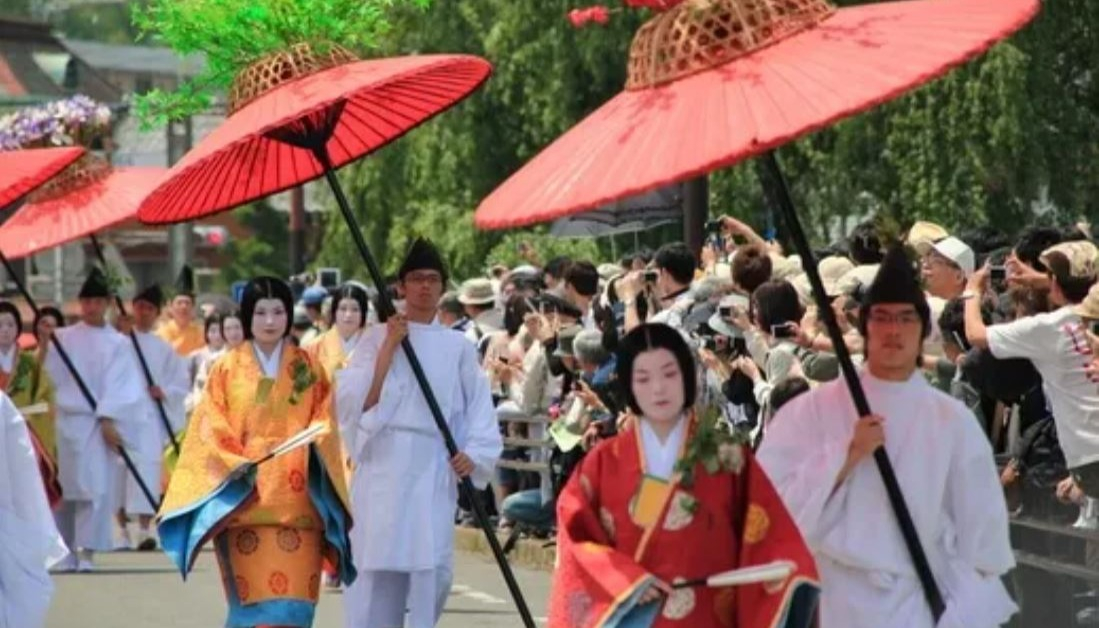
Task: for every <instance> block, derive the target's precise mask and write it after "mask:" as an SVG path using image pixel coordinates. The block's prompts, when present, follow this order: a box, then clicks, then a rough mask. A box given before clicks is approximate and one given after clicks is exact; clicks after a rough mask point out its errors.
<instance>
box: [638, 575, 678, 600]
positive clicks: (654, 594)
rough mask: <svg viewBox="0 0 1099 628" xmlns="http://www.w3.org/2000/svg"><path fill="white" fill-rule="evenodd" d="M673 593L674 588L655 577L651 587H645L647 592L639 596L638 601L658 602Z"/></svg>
mask: <svg viewBox="0 0 1099 628" xmlns="http://www.w3.org/2000/svg"><path fill="white" fill-rule="evenodd" d="M671 594H672V588H671V587H670V586H668V584H667V583H666V582H664V581H663V580H660V579H654V580H653V582H652V584H650V585H649V588H647V589H645V592H644V593H642V594H641V597H639V598H637V603H638V604H639V605H640V604H649V603H651V602H658V601H660V599H661V598H663V597H664V596H666V595H671Z"/></svg>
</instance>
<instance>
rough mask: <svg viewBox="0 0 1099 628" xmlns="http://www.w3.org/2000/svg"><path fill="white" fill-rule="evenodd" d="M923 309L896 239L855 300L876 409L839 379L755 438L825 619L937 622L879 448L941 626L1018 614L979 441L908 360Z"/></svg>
mask: <svg viewBox="0 0 1099 628" xmlns="http://www.w3.org/2000/svg"><path fill="white" fill-rule="evenodd" d="M929 318H930V312H929V307H928V305H927V302H926V300H925V298H924V295H923V292H922V290H921V288H920V286H919V284H918V282H917V280H916V278H915V275H914V273H913V270H912V266H911V264H910V263H909V261H908V259H907V257H906V255H905V253H904V252H903V250H902V249H900V248H894V249H891V250H890V251H889V253H888V254H887V255H886V259H885V261H884V262H883V263H882V266H881V269H880V271H879V273H878V275H877V277H876V278H875V280H874V283H873V284H872V285H871V287H870V289H869V292H868V294H867V296H866V298H865V300H864V304H863V307H862V310H861V325H860V331H861V332H862V336H863V338H864V339H865V345H866V349H865V350H866V360H867V361H866V368H865V369H864V370H863V372H862V374H861V381H862V385H863V388H864V389H865V391H866V395H867V399H868V401H869V403H870V407H871V409H872V411H873V412H874V413H875V414H874V416H870V417H864V418H862V419H857V418H856V417H857V413H856V410H855V406H854V403H853V402H852V401H851V396H850V393H849V392H848V390H847V388H846V384H845V383H844V381H843V380H837V381H834V382H830V383H828V384H825V385H822V386H821V387H819V388H818V389H816V390H815V391H813V392H811V393H809V394H805V395H801V396H800V397H798V398H796V399H794V400H792V401H790V402H789V403H788V404H786V405H785V406H784V407H783V408H782V410H781V411H780V412H779V413H778V414H777V415H776V416H775V417H774V419H773V421H772V423H771V425H770V428H769V430H768V431H767V433H766V435H765V436H764V439H763V446H762V447H761V448H760V451H759V461H760V463H761V464H762V465H763V468H764V470H765V471H766V472H767V474H768V476H769V477H770V478H771V481H772V482H773V483H774V485H775V488H776V489H777V490H778V492H779V494H780V495H781V496H782V498H783V501H784V502H785V504H786V507H787V508H788V509H789V510H790V513H791V514H792V515H793V516H794V519H795V520H796V521H797V523H798V527H799V528H800V530H801V533H802V534H803V535H804V537H805V540H806V541H807V542H808V544H809V546H810V548H811V549H812V550H813V553H814V556H815V558H816V560H817V566H818V569H819V571H820V576H821V584H822V596H821V625H822V626H825V627H828V628H830V627H833V626H836V627H842V628H884V627H888V628H932V626H935V625H936V624H935V622H934V621H933V619H932V615H931V611H930V608H929V605H928V603H927V602H926V600H925V598H924V594H923V591H922V589H921V586H920V582H919V580H918V579H917V576H916V570H915V568H914V566H913V562H912V559H911V557H910V555H909V553H908V550H907V548H906V546H905V543H904V539H903V537H902V536H901V532H900V528H899V527H898V525H897V520H896V517H895V515H894V514H893V510H892V508H891V506H890V503H889V500H888V497H887V494H886V491H885V485H884V484H883V483H882V479H881V476H880V474H879V472H878V469H877V466H876V464H875V463H874V460H873V456H872V454H873V451H874V450H875V449H876V448H877V447H878V446H882V445H884V447H885V449H886V451H887V452H888V454H889V458H890V460H891V461H892V463H893V467H894V469H895V471H896V475H897V480H898V482H899V484H900V488H901V492H902V493H903V495H904V497H905V500H906V502H907V504H908V509H909V511H910V512H911V514H912V519H913V522H914V525H915V527H916V530H917V532H918V534H919V537H920V541H921V543H922V545H923V548H924V550H925V552H926V554H927V557H928V561H929V562H930V565H931V570H932V573H933V575H934V578H935V581H936V583H937V584H938V587H939V589H940V591H941V592H942V594H943V598H944V601H945V603H946V612H945V614H944V616H943V618H942V620H941V621H940V622H939V623H938V624H937V626H938V628H991V627H992V626H999V625H1001V624H1002V623H1004V622H1006V621H1007V620H1008V619H1009V618H1010V617H1011V615H1012V614H1014V612H1015V611H1016V610H1017V608H1016V606H1015V604H1014V603H1013V602H1012V600H1011V598H1010V597H1008V595H1007V592H1006V591H1005V589H1004V587H1003V584H1002V583H1001V580H1000V578H1001V576H1002V575H1003V574H1005V573H1006V572H1008V571H1009V570H1010V569H1011V568H1012V567H1013V566H1014V564H1015V560H1014V556H1013V554H1012V551H1011V545H1010V541H1009V538H1008V519H1007V508H1006V506H1005V502H1004V497H1003V490H1002V489H1001V488H1000V485H999V481H998V479H997V474H996V467H995V463H994V461H993V457H992V449H991V447H990V446H989V443H988V439H987V437H986V436H985V435H984V433H983V432H982V430H981V427H980V424H979V422H978V421H977V419H976V418H975V417H974V416H973V414H972V413H971V412H970V411H969V410H968V409H967V408H966V407H965V406H964V405H963V404H962V403H960V402H959V401H957V400H955V399H953V398H951V397H949V396H948V395H946V394H945V393H942V392H940V391H938V390H936V389H934V388H933V387H932V386H931V385H930V384H928V383H927V381H926V380H925V379H924V378H923V376H922V375H921V374H920V372H919V369H918V368H917V361H918V359H919V355H920V354H921V351H922V345H923V340H924V339H925V338H926V337H927V334H928V333H929V332H930V321H929Z"/></svg>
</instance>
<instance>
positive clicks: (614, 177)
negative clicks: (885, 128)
mask: <svg viewBox="0 0 1099 628" xmlns="http://www.w3.org/2000/svg"><path fill="white" fill-rule="evenodd" d="M699 4H705V3H699V2H686V3H685V4H683V5H681V8H688V7H691V8H692V9H693V7H696V6H698V5H699ZM715 4H718V5H729V4H732V5H739V4H745V3H742V2H740V1H739V0H723V1H721V2H716V3H715ZM754 4H756V5H760V6H762V5H775V6H777V5H780V4H781V5H786V6H787V7H788V6H789V5H795V4H796V5H799V6H800V7H801V8H800V9H798V10H797V11H791V13H790V15H791V16H792V17H791V18H789V19H787V20H785V21H782V20H780V19H777V18H775V17H774V15H771V14H767V12H768V10H769V9H767V8H757V9H755V11H756V14H755V16H754V17H757V18H758V19H760V20H761V22H762V21H763V20H770V21H771V22H772V23H777V24H781V26H777V25H776V26H775V28H774V32H775V33H776V34H777V36H772V37H770V38H766V37H765V35H764V34H763V30H764V27H765V26H766V25H765V24H762V23H761V25H760V26H758V27H756V28H755V29H747V27H745V31H746V30H751V31H752V32H753V33H754V34H755V35H756V37H757V39H756V40H755V41H753V42H748V43H746V42H745V41H744V39H745V38H739V39H737V38H731V37H726V39H727V40H733V41H730V42H729V44H730V45H729V46H728V47H727V48H725V49H723V50H721V51H720V52H721V54H724V55H727V56H725V57H719V58H718V59H717V61H718V63H717V64H714V63H713V61H714V59H703V57H705V56H706V55H707V53H708V52H709V51H708V50H707V49H706V47H705V46H704V45H703V44H702V43H700V40H699V39H695V40H692V41H690V45H691V48H690V50H691V52H692V53H693V55H692V56H688V57H684V56H683V55H682V54H678V57H677V60H681V61H683V62H685V63H686V64H687V65H686V67H684V68H682V69H681V68H666V67H661V64H660V63H659V62H658V61H657V60H656V59H657V54H659V53H661V52H664V49H663V48H662V47H660V46H659V43H662V42H657V43H655V44H654V43H652V42H653V41H654V39H656V38H658V37H660V36H661V35H663V33H659V34H658V33H656V32H653V31H656V30H657V29H664V28H677V27H682V26H683V25H685V24H687V23H688V16H687V13H688V12H687V11H679V10H673V11H669V12H667V13H664V14H661V15H658V16H657V17H656V18H655V19H654V20H653V21H651V22H650V23H649V24H648V25H646V27H644V28H643V29H642V31H641V32H639V33H638V37H637V38H636V39H635V41H634V45H633V49H632V50H631V53H630V54H631V59H630V85H629V86H628V87H627V89H626V91H623V92H622V93H620V94H618V95H617V96H615V97H614V98H613V99H611V100H610V101H609V102H608V103H606V104H605V105H603V106H602V107H600V108H599V109H598V110H596V111H595V112H594V113H592V114H591V115H590V116H588V117H587V118H585V119H584V120H583V121H581V122H580V123H579V124H577V125H576V126H575V127H573V128H572V129H570V130H569V131H568V132H566V133H565V134H564V135H563V136H561V137H560V138H559V139H558V140H557V141H555V142H554V143H553V144H551V145H550V146H549V147H548V148H546V149H545V150H544V151H542V152H541V153H540V154H539V155H538V156H536V157H535V158H534V159H532V160H531V161H530V162H529V163H527V164H526V165H525V166H524V167H523V168H522V169H521V170H520V171H519V172H517V173H516V174H514V175H513V176H512V177H511V178H510V179H508V180H507V181H506V182H504V184H503V185H501V186H500V187H499V188H497V189H496V190H495V191H494V192H492V194H490V195H489V196H488V197H487V198H485V200H484V201H483V202H482V203H481V206H480V207H479V208H478V210H477V213H476V217H475V221H476V223H477V226H479V227H481V228H484V229H499V228H504V227H516V226H520V225H527V224H532V223H538V222H546V221H549V220H552V219H554V218H559V217H561V216H563V215H566V214H572V213H577V212H581V211H584V210H586V209H590V208H593V207H598V206H600V205H603V204H606V203H609V202H611V201H614V200H616V199H620V198H624V197H628V196H633V195H636V194H638V193H641V192H645V191H647V190H651V189H653V188H656V187H659V186H662V185H666V184H668V183H672V182H675V181H681V180H684V179H690V178H693V177H695V176H698V175H700V174H704V173H707V172H709V171H711V170H714V169H717V168H721V167H724V166H728V165H731V164H733V163H736V162H738V161H741V160H743V159H746V158H748V157H751V156H754V155H758V154H760V153H763V152H765V151H767V150H770V149H772V148H775V147H778V146H780V145H782V144H785V143H786V142H789V141H791V140H793V139H796V138H797V137H799V136H801V135H804V134H806V133H810V132H812V131H816V130H819V129H822V128H824V127H827V126H828V125H830V124H832V123H834V122H835V121H837V120H839V119H841V118H843V117H846V116H850V115H852V114H855V113H858V112H859V111H862V110H865V109H869V108H871V107H873V106H875V105H878V104H881V103H883V102H885V101H888V100H891V99H893V98H895V97H897V96H899V95H901V94H902V93H903V92H905V91H906V90H908V89H911V88H912V87H914V86H917V85H920V84H922V83H926V82H927V81H929V80H931V79H933V78H935V77H937V76H940V75H942V74H943V73H945V72H947V71H948V70H949V69H950V68H952V67H954V66H957V65H958V64H960V63H963V62H965V61H967V60H969V59H971V58H973V57H974V56H976V55H978V54H980V53H981V52H983V51H984V50H985V49H987V48H988V47H989V46H991V45H992V44H993V43H994V42H996V41H997V40H999V39H1001V38H1003V37H1005V36H1006V35H1008V34H1010V33H1012V32H1013V31H1015V30H1017V29H1018V28H1020V27H1021V26H1023V25H1024V24H1025V23H1026V22H1027V21H1028V20H1029V19H1030V18H1031V17H1033V15H1034V13H1035V12H1036V11H1037V9H1038V2H1037V0H919V1H908V2H889V3H882V4H869V5H862V6H857V7H851V8H846V9H839V10H834V9H832V8H831V7H830V6H829V5H828V4H827V3H826V2H825V1H824V0H793V1H791V0H783V1H782V2H778V1H777V0H768V1H767V2H757V3H754ZM741 10H743V11H744V13H743V14H744V15H745V16H747V15H749V13H750V11H751V10H750V9H741ZM707 11H708V10H707ZM708 12H709V11H708ZM798 12H800V14H797V13H798ZM677 20H678V21H677ZM698 21H702V20H698ZM736 23H737V24H740V22H736ZM725 26H730V27H732V26H733V25H732V23H726V24H725ZM740 26H743V25H742V24H741V25H740ZM645 29H649V30H648V31H646V30H645ZM730 30H731V31H733V30H736V29H735V28H730ZM698 31H699V33H698V34H699V35H700V36H706V35H709V34H710V33H711V32H712V28H699V29H698ZM745 31H740V32H745ZM791 31H792V34H789V35H788V36H786V37H785V38H782V34H783V33H790V32H791ZM678 41H682V39H679V40H678ZM745 49H747V50H749V51H750V50H755V52H748V53H747V54H744V53H743V52H742V51H743V50H745ZM672 54H677V53H672ZM721 58H724V59H729V60H728V61H727V62H725V63H724V64H721V63H720V60H721ZM668 65H672V64H668ZM654 79H656V80H654ZM661 79H663V80H661ZM669 81H670V82H669Z"/></svg>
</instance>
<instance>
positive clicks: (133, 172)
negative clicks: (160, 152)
mask: <svg viewBox="0 0 1099 628" xmlns="http://www.w3.org/2000/svg"><path fill="white" fill-rule="evenodd" d="M91 163H95V162H91ZM78 165H80V164H78ZM95 168H97V166H94V165H90V164H84V167H83V168H77V169H75V170H72V171H70V172H67V173H65V174H63V175H61V176H60V177H57V178H56V179H54V180H53V181H51V182H50V183H49V184H47V186H46V187H45V188H43V189H40V190H39V191H38V192H35V193H33V194H31V195H30V196H29V197H28V198H27V202H26V204H24V205H23V207H22V208H20V209H19V211H18V212H16V214H15V215H14V216H12V217H11V219H9V220H8V221H7V222H5V223H4V224H3V226H0V251H3V253H4V255H5V256H6V257H8V258H9V259H18V258H21V257H26V256H27V255H33V254H35V253H37V252H39V251H43V250H46V249H49V248H52V247H55V246H58V245H61V244H65V243H67V242H71V241H73V240H77V239H79V238H83V237H85V236H88V235H92V234H95V233H96V232H98V231H101V230H103V229H107V228H108V227H111V226H113V225H116V224H118V223H120V222H122V221H124V220H128V219H130V218H133V217H134V215H135V214H136V213H137V207H138V204H140V203H141V200H142V199H143V198H145V196H147V195H148V194H149V192H151V191H152V190H153V188H155V187H156V184H157V183H159V182H160V180H161V179H163V178H164V174H165V173H166V172H167V170H166V169H165V168H119V169H117V170H110V169H109V167H106V169H105V170H103V171H102V174H101V175H98V177H99V178H97V179H96V180H94V181H81V180H80V179H81V178H83V177H88V176H92V177H96V176H97V175H89V174H86V173H88V172H90V171H91V170H93V169H95ZM74 179H75V180H74Z"/></svg>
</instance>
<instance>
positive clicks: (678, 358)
mask: <svg viewBox="0 0 1099 628" xmlns="http://www.w3.org/2000/svg"><path fill="white" fill-rule="evenodd" d="M617 369H618V380H619V381H620V382H622V384H623V385H624V387H626V390H625V391H624V392H625V393H626V402H627V404H628V405H629V407H630V410H631V411H632V413H633V414H634V415H635V416H636V417H639V418H637V419H632V420H631V423H630V424H629V425H628V426H627V427H626V428H625V429H623V430H622V431H621V432H620V433H619V434H618V435H617V436H615V437H613V438H611V439H608V440H606V441H603V442H602V443H600V444H599V445H598V446H596V447H595V448H594V449H593V450H592V451H591V452H590V453H588V454H587V456H586V457H585V459H584V460H583V462H582V463H581V464H580V465H579V466H578V467H577V469H576V470H575V471H574V472H573V475H572V477H571V478H570V479H569V482H568V484H567V485H566V487H565V489H564V490H563V491H562V494H561V496H560V497H559V498H558V502H557V523H558V552H559V565H558V568H557V571H556V572H555V573H554V579H553V589H552V591H551V593H550V604H549V606H550V610H549V625H550V626H551V628H566V627H567V628H582V627H589V626H600V627H612V626H613V627H617V628H626V627H630V628H633V627H648V626H659V627H674V626H682V627H684V628H687V627H690V628H718V627H735V628H805V627H807V626H811V625H812V622H813V617H814V613H815V608H816V599H817V595H818V592H819V585H818V582H817V574H816V567H815V565H814V563H813V558H812V556H811V554H810V552H809V550H808V549H807V548H806V546H805V543H804V541H803V540H802V538H801V535H800V533H799V532H798V529H797V527H796V525H795V524H794V522H793V520H792V519H791V517H790V515H789V514H788V513H787V512H786V509H785V507H784V506H783V504H782V501H781V500H780V499H779V497H778V495H777V494H776V493H775V491H774V488H772V486H771V483H770V482H769V481H768V480H767V477H766V476H765V475H764V474H763V472H762V471H761V470H760V468H759V467H758V466H757V465H756V462H755V460H754V459H753V458H752V454H751V452H750V450H749V449H748V447H746V446H745V445H744V444H743V443H742V442H740V439H739V438H738V437H737V436H736V435H735V434H734V433H733V432H731V431H729V430H726V429H725V428H724V426H723V425H722V424H721V423H719V421H720V419H719V418H718V415H717V414H716V413H701V415H700V414H698V413H695V412H694V410H693V407H694V404H695V396H696V391H697V386H698V384H697V375H696V371H695V362H694V359H693V357H692V355H691V352H690V349H689V348H688V347H687V343H686V342H685V341H684V340H683V338H682V336H681V335H680V334H679V332H678V331H676V330H674V329H672V328H671V327H668V326H666V325H659V324H648V325H641V326H639V327H637V328H636V329H634V330H633V331H632V332H630V333H629V334H628V335H627V336H626V337H625V338H623V339H622V341H621V343H620V345H619V357H618V366H617ZM703 415H704V416H703ZM774 561H788V562H789V563H790V564H789V567H790V568H791V570H790V573H789V574H788V575H787V576H786V577H784V578H781V579H778V580H772V581H769V582H763V583H757V584H748V585H741V586H736V587H725V588H710V587H706V586H682V583H684V582H686V581H699V580H704V579H706V578H709V577H711V576H714V575H717V574H719V573H723V572H726V571H729V570H733V569H738V568H744V567H750V566H756V565H765V564H769V563H772V562H774ZM677 583H680V584H681V587H676V586H675V585H676V584H677Z"/></svg>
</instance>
